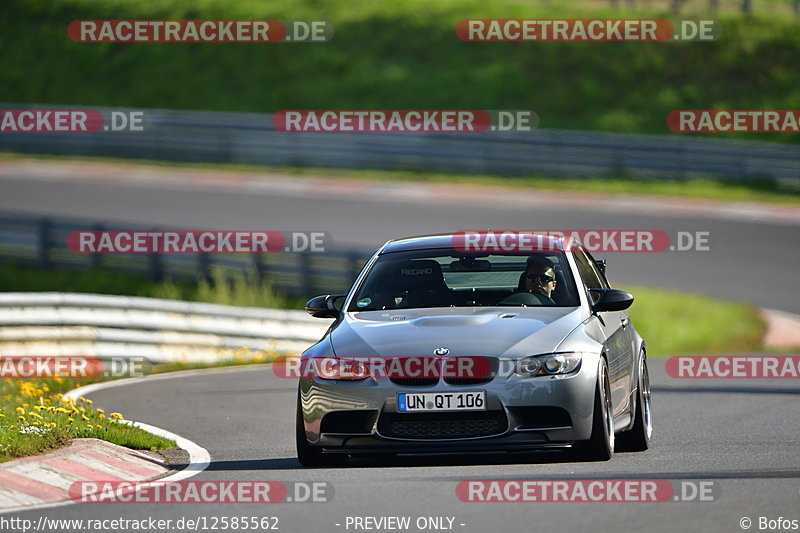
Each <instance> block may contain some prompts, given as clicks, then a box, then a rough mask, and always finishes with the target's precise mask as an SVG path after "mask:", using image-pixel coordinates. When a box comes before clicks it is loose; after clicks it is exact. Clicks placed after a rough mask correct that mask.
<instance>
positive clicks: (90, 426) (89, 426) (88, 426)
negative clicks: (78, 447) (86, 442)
mask: <svg viewBox="0 0 800 533" xmlns="http://www.w3.org/2000/svg"><path fill="white" fill-rule="evenodd" d="M86 427H87V428H89V429H94V426H93V425H91V424H86Z"/></svg>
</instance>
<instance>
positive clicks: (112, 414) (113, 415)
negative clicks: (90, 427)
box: [108, 413, 124, 420]
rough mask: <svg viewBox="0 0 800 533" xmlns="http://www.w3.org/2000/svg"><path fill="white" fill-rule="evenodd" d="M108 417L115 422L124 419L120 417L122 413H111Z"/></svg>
mask: <svg viewBox="0 0 800 533" xmlns="http://www.w3.org/2000/svg"><path fill="white" fill-rule="evenodd" d="M108 416H110V417H111V418H116V419H117V420H122V419H123V418H124V417H123V416H122V413H111V414H110V415H108Z"/></svg>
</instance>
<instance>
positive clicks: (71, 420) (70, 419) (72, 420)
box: [67, 418, 75, 422]
mask: <svg viewBox="0 0 800 533" xmlns="http://www.w3.org/2000/svg"><path fill="white" fill-rule="evenodd" d="M67 420H69V421H70V422H75V419H74V418H68V419H67Z"/></svg>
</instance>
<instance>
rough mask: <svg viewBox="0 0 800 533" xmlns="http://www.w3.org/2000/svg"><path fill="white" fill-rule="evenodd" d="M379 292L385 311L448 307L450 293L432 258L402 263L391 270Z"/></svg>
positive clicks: (451, 299)
mask: <svg viewBox="0 0 800 533" xmlns="http://www.w3.org/2000/svg"><path fill="white" fill-rule="evenodd" d="M393 270H394V272H392V275H391V282H390V283H389V284H388V286H387V287H386V290H384V291H381V295H380V301H381V302H382V303H383V305H385V307H384V308H388V309H392V308H413V307H450V306H451V305H453V293H452V292H451V291H450V289H449V288H448V287H447V284H446V283H445V282H444V275H443V274H442V267H441V265H439V263H438V262H436V261H434V260H432V259H424V260H418V261H403V262H402V263H399V264H398V265H397V267H396V268H394V269H393Z"/></svg>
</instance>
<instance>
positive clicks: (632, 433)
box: [617, 354, 653, 452]
mask: <svg viewBox="0 0 800 533" xmlns="http://www.w3.org/2000/svg"><path fill="white" fill-rule="evenodd" d="M636 389H637V392H636V406H635V408H634V409H635V410H634V414H633V417H634V419H633V427H632V428H631V429H629V430H628V431H624V432H622V433H620V434H619V436H618V437H617V444H618V447H617V448H618V450H619V451H623V452H643V451H645V450H647V449H649V448H650V443H651V441H652V438H653V411H652V405H651V402H650V372H649V371H648V370H647V357H646V356H645V355H644V354H642V362H641V364H640V365H639V377H638V382H637V386H636Z"/></svg>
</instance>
